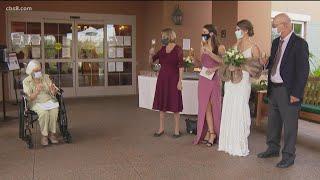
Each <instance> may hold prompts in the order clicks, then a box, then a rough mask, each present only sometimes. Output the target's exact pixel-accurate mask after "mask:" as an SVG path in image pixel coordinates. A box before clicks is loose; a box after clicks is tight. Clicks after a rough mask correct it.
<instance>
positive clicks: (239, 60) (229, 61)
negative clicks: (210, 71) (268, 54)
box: [223, 48, 246, 67]
mask: <svg viewBox="0 0 320 180" xmlns="http://www.w3.org/2000/svg"><path fill="white" fill-rule="evenodd" d="M223 60H224V63H225V64H226V65H232V66H236V67H240V66H241V65H242V64H244V63H245V61H246V59H245V58H244V56H243V55H242V54H241V53H240V52H239V51H238V50H236V49H234V48H231V49H228V50H227V52H226V53H225V55H224V56H223Z"/></svg>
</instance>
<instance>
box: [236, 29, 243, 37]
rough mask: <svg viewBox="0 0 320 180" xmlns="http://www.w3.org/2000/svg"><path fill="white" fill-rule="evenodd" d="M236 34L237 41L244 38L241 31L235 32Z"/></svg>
mask: <svg viewBox="0 0 320 180" xmlns="http://www.w3.org/2000/svg"><path fill="white" fill-rule="evenodd" d="M235 34H236V37H237V39H241V38H243V33H242V31H241V30H237V31H236V32H235Z"/></svg>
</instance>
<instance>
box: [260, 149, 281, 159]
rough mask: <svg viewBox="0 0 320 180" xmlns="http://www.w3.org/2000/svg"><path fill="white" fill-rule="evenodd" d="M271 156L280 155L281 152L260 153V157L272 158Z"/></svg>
mask: <svg viewBox="0 0 320 180" xmlns="http://www.w3.org/2000/svg"><path fill="white" fill-rule="evenodd" d="M271 157H279V152H276V151H265V152H262V153H259V154H258V158H271Z"/></svg>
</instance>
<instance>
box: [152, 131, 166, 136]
mask: <svg viewBox="0 0 320 180" xmlns="http://www.w3.org/2000/svg"><path fill="white" fill-rule="evenodd" d="M163 134H164V131H162V132H160V133H158V132H156V133H154V134H153V136H154V137H160V136H162V135H163Z"/></svg>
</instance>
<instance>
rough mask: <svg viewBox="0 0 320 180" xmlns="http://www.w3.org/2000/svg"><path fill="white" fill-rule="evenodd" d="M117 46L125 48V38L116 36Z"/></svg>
mask: <svg viewBox="0 0 320 180" xmlns="http://www.w3.org/2000/svg"><path fill="white" fill-rule="evenodd" d="M116 39H117V46H123V36H116Z"/></svg>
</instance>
